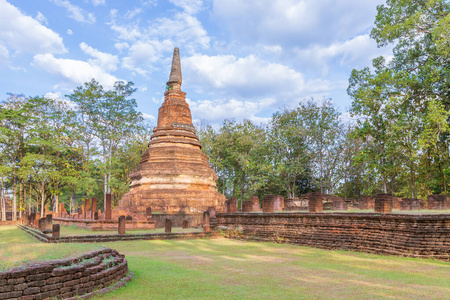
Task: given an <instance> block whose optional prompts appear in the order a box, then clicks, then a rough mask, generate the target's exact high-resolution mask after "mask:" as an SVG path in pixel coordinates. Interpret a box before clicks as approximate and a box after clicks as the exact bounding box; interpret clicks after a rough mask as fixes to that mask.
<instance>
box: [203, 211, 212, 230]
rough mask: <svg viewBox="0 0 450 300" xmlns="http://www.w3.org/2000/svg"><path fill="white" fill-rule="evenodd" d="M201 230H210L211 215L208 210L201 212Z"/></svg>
mask: <svg viewBox="0 0 450 300" xmlns="http://www.w3.org/2000/svg"><path fill="white" fill-rule="evenodd" d="M203 231H204V232H210V231H211V217H210V215H209V212H208V211H205V212H203Z"/></svg>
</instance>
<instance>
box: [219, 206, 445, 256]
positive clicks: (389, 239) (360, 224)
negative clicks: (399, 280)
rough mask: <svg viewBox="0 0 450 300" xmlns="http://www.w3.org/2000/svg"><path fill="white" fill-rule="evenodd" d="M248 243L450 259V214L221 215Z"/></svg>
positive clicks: (220, 225) (229, 227) (222, 221)
mask: <svg viewBox="0 0 450 300" xmlns="http://www.w3.org/2000/svg"><path fill="white" fill-rule="evenodd" d="M217 222H218V224H217V225H218V226H219V228H220V227H228V229H230V230H231V231H234V230H237V232H236V231H235V232H234V233H233V235H234V236H236V235H237V236H238V237H240V238H242V239H249V240H262V241H275V242H286V243H292V244H298V245H304V246H311V247H318V248H324V249H344V250H355V251H362V252H370V253H379V254H394V255H402V256H410V257H434V258H438V259H444V260H450V215H448V214H445V215H400V214H396V215H394V214H389V215H378V214H367V213H366V214H354V213H302V212H299V213H268V214H256V213H238V214H217Z"/></svg>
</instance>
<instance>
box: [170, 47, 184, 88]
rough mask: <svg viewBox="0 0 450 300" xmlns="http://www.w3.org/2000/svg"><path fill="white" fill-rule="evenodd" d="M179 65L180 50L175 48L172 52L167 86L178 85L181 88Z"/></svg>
mask: <svg viewBox="0 0 450 300" xmlns="http://www.w3.org/2000/svg"><path fill="white" fill-rule="evenodd" d="M181 81H182V80H181V63H180V50H179V49H178V48H177V47H176V48H175V49H174V50H173V58H172V69H171V70H170V76H169V81H167V85H168V86H173V85H174V84H178V85H180V86H181Z"/></svg>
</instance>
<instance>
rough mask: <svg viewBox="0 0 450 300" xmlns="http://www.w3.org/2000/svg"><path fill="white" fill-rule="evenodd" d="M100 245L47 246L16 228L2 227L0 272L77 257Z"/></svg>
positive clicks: (0, 230) (0, 233) (0, 234)
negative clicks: (23, 265) (47, 261)
mask: <svg viewBox="0 0 450 300" xmlns="http://www.w3.org/2000/svg"><path fill="white" fill-rule="evenodd" d="M101 247H102V246H101V245H98V244H45V243H42V242H39V241H38V240H36V239H34V238H32V237H30V236H29V235H28V234H27V233H25V231H23V230H21V229H19V228H17V227H16V226H13V225H11V226H0V271H3V270H5V269H8V268H11V267H16V266H19V265H22V264H30V263H32V262H36V261H43V260H52V259H60V258H65V257H71V256H77V255H79V254H80V253H84V252H88V251H92V250H94V249H99V248H101Z"/></svg>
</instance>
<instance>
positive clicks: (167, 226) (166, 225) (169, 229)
mask: <svg viewBox="0 0 450 300" xmlns="http://www.w3.org/2000/svg"><path fill="white" fill-rule="evenodd" d="M164 231H165V232H166V233H171V232H172V220H170V219H167V218H166V220H165V221H164Z"/></svg>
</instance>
